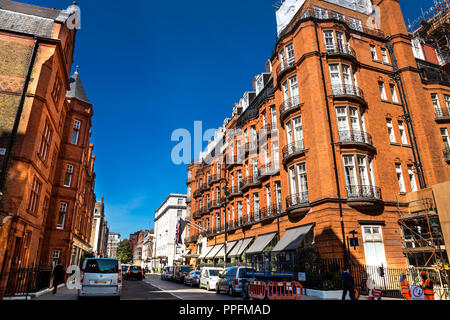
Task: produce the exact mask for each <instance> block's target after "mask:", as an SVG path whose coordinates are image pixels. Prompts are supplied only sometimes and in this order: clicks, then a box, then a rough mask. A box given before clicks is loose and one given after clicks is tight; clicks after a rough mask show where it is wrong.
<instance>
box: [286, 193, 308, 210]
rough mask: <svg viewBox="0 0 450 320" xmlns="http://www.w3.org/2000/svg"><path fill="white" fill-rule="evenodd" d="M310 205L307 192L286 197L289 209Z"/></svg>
mask: <svg viewBox="0 0 450 320" xmlns="http://www.w3.org/2000/svg"><path fill="white" fill-rule="evenodd" d="M308 203H309V193H308V192H307V191H306V192H302V193H296V194H292V195H290V196H287V197H286V207H287V208H292V207H295V206H301V205H306V204H308Z"/></svg>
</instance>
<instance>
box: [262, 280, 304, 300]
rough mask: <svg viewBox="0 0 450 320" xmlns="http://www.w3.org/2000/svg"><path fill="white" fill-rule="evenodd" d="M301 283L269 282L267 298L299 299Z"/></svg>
mask: <svg viewBox="0 0 450 320" xmlns="http://www.w3.org/2000/svg"><path fill="white" fill-rule="evenodd" d="M302 289H303V287H302V285H301V284H300V283H299V282H270V283H269V284H268V285H267V298H268V299H269V300H300V299H301V298H302Z"/></svg>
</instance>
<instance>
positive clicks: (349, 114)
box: [187, 0, 450, 267]
mask: <svg viewBox="0 0 450 320" xmlns="http://www.w3.org/2000/svg"><path fill="white" fill-rule="evenodd" d="M369 2H370V1H369ZM339 3H341V2H339V1H335V0H330V1H318V0H306V1H295V0H293V1H285V3H284V4H283V5H282V6H281V7H280V8H279V10H278V12H277V18H278V27H279V30H278V39H277V42H276V46H275V49H274V51H273V55H272V56H271V57H270V59H269V61H268V62H267V64H266V72H265V73H262V74H261V75H258V76H257V77H256V78H255V79H254V82H253V85H254V86H253V91H251V92H246V93H245V94H244V96H243V98H242V99H241V101H240V102H239V103H237V104H236V105H235V106H234V108H233V116H232V118H231V119H227V120H226V121H225V122H224V126H223V127H222V128H221V129H220V130H219V131H218V133H217V134H216V137H215V139H214V142H212V143H210V145H209V146H208V148H207V150H206V151H205V152H204V153H203V154H202V155H201V161H200V162H199V163H193V164H191V165H190V166H189V167H188V181H187V185H188V199H189V200H190V212H191V222H192V223H194V224H196V225H197V226H198V228H190V236H189V238H188V243H189V248H190V249H191V253H195V254H196V255H197V256H198V259H199V260H201V259H203V261H207V260H216V261H217V260H220V259H222V257H223V255H222V256H221V255H215V254H212V255H211V252H214V250H212V251H211V248H213V247H214V246H217V245H219V246H220V245H223V244H224V242H225V239H227V241H228V243H229V245H228V248H229V250H230V255H229V257H230V258H231V260H235V259H239V258H242V257H243V253H245V251H246V250H249V249H253V247H254V246H253V245H252V243H253V244H255V243H256V244H258V242H259V245H261V246H263V250H270V248H273V247H274V246H275V245H276V244H277V243H278V242H279V241H280V239H282V238H283V236H284V235H285V234H287V233H286V231H288V230H293V228H298V229H296V231H297V232H303V233H304V234H303V236H304V239H305V240H304V241H303V242H302V244H301V246H304V245H312V244H313V245H314V246H315V247H316V248H317V249H318V251H319V253H320V254H321V256H322V257H325V258H341V257H344V254H345V252H347V251H346V250H345V249H346V247H348V243H347V237H351V235H350V232H351V231H356V232H357V233H358V234H357V235H358V239H359V243H360V246H359V247H357V248H356V249H355V250H354V249H352V250H351V251H349V255H350V258H351V259H352V260H354V261H357V262H359V263H361V264H367V265H376V266H379V265H381V264H383V265H385V266H389V267H403V266H406V264H407V259H406V258H405V253H404V250H403V249H404V248H403V242H402V229H401V228H400V226H399V223H398V221H399V216H400V212H403V211H405V210H407V208H408V198H407V193H409V192H413V191H417V190H419V189H423V188H426V187H429V186H432V185H434V184H437V183H441V182H444V181H448V180H450V167H449V157H448V154H449V153H448V150H449V147H448V145H449V143H448V141H449V140H448V133H447V131H448V129H449V121H448V120H449V119H448V117H447V116H437V114H436V113H435V110H436V107H434V108H433V106H436V102H435V100H436V99H438V100H439V102H440V106H441V108H442V110H443V112H444V114H445V112H448V110H449V109H448V108H450V100H449V97H450V96H449V95H450V82H449V80H448V75H447V74H446V73H445V72H444V71H443V67H442V66H441V65H439V64H436V60H433V59H432V58H431V59H430V60H429V61H425V60H421V59H417V58H416V57H415V56H414V48H413V44H414V43H413V42H412V41H411V40H412V37H411V35H410V34H409V33H408V32H407V29H406V26H405V23H404V20H403V19H402V11H401V9H400V5H399V3H398V1H394V0H384V1H372V3H373V4H374V5H376V6H377V7H376V10H375V12H376V16H375V17H374V16H372V15H371V14H372V8H371V7H368V6H366V5H365V4H362V5H358V4H352V5H348V4H341V5H340V4H339ZM290 6H292V7H293V8H295V10H294V11H293V10H288V9H289V8H290ZM430 51H431V50H430ZM427 56H430V54H429V53H428V54H427ZM424 65H426V66H428V68H431V69H433V72H434V74H437V75H439V77H434V78H433V77H431V76H428V77H427V75H429V74H431V72H429V73H427V72H426V71H424ZM236 130H238V131H239V132H237V134H236ZM443 142H444V143H443ZM442 150H444V154H443V152H442ZM445 150H447V151H445ZM225 184H227V187H228V188H229V194H228V195H225V194H224V190H223V188H224V187H225ZM225 199H226V200H227V201H228V203H227V205H226V208H224V207H223V203H224V200H225ZM199 228H200V230H202V231H201V232H198V231H197V229H199ZM225 230H227V233H226V236H225ZM247 239H248V241H247ZM258 239H259V240H258ZM264 241H265V242H264ZM238 245H239V246H240V249H236V248H237V247H238ZM255 250H256V249H255ZM259 250H260V251H261V247H260V248H259ZM208 251H209V253H210V254H209V255H208ZM250 251H251V250H250ZM258 252H259V251H257V252H256V253H258ZM216 253H217V251H216ZM214 256H215V257H214Z"/></svg>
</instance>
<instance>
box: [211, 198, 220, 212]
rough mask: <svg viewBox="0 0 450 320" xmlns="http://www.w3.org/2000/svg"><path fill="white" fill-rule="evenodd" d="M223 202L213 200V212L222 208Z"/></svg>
mask: <svg viewBox="0 0 450 320" xmlns="http://www.w3.org/2000/svg"><path fill="white" fill-rule="evenodd" d="M221 205H222V204H221V202H220V200H213V201H211V210H215V209H218V208H220V207H221Z"/></svg>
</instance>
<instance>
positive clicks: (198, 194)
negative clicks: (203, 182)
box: [194, 190, 202, 198]
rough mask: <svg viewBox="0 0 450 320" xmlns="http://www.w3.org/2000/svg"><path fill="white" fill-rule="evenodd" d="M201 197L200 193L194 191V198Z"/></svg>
mask: <svg viewBox="0 0 450 320" xmlns="http://www.w3.org/2000/svg"><path fill="white" fill-rule="evenodd" d="M201 195H202V192H201V191H200V190H196V191H194V198H198V197H200V196H201Z"/></svg>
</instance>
